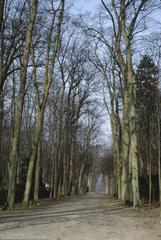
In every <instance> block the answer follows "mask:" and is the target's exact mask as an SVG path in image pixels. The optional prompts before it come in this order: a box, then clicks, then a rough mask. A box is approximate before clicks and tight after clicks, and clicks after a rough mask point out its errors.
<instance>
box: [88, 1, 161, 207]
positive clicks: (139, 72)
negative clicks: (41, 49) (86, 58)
mask: <svg viewBox="0 0 161 240" xmlns="http://www.w3.org/2000/svg"><path fill="white" fill-rule="evenodd" d="M101 2H102V6H103V9H102V12H101V13H100V14H99V17H98V19H99V21H98V22H97V25H96V24H95V25H96V26H98V27H93V26H85V28H86V31H87V34H88V36H89V37H90V38H91V39H93V46H92V47H93V49H94V53H93V57H92V59H91V62H92V63H93V64H94V66H95V67H96V69H97V71H98V73H99V74H100V77H101V78H103V79H104V82H105V85H106V89H107V90H108V91H107V94H106V95H105V104H106V107H107V110H108V113H109V115H110V119H111V128H112V139H113V145H112V151H113V165H112V164H111V161H112V160H111V159H112V158H111V157H110V154H109V156H108V157H106V158H105V159H106V161H108V162H109V163H107V162H106V164H105V166H106V168H104V170H105V173H104V175H105V178H106V177H107V176H108V177H109V178H111V176H112V178H113V183H114V184H113V192H114V194H115V195H116V196H117V198H118V199H122V200H123V201H124V202H125V203H129V204H131V203H132V204H133V206H134V207H135V208H136V207H138V206H140V205H141V200H146V201H147V200H148V201H149V206H150V204H151V201H152V200H155V201H159V195H160V196H161V188H160V187H161V175H160V161H161V158H160V147H161V142H160V103H161V101H160V90H159V86H160V65H159V64H160V45H159V42H160V36H159V35H158V34H156V33H155V37H154V36H153V39H152V37H150V36H147V31H146V32H145V33H144V30H147V29H148V17H149V15H150V14H155V12H156V11H159V9H160V3H159V1H158V2H157V1H155V2H154V1H148V0H147V1H146V0H145V1H143V0H139V1H135V0H134V1H133V0H132V1H130V0H127V1H126V0H121V1H103V0H102V1H101ZM149 32H150V30H149ZM148 34H149V35H151V34H150V33H148ZM156 36H157V37H156ZM154 38H155V39H154ZM145 42H146V44H147V47H146V46H145ZM142 43H143V44H142ZM137 45H138V46H139V47H138V46H137ZM143 46H144V47H143ZM140 47H141V48H140ZM138 52H141V54H140V55H142V57H141V60H140V63H139V61H138V59H139V58H138V56H139V54H138ZM153 57H154V59H155V61H154V60H153ZM106 96H108V97H109V100H108V99H107V97H106ZM107 166H108V167H107ZM112 166H113V167H112Z"/></svg>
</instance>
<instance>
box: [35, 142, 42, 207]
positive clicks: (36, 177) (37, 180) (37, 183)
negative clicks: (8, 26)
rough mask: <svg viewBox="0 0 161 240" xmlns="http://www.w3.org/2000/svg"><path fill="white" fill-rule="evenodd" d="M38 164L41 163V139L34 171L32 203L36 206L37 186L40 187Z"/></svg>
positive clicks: (37, 197) (37, 198)
mask: <svg viewBox="0 0 161 240" xmlns="http://www.w3.org/2000/svg"><path fill="white" fill-rule="evenodd" d="M40 163H41V139H40V141H39V145H38V150H37V161H36V170H35V186H34V203H36V204H38V200H39V185H40Z"/></svg>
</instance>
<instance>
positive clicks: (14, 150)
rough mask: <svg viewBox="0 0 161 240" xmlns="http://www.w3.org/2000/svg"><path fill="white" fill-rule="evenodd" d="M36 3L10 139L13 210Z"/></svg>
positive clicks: (27, 40)
mask: <svg viewBox="0 0 161 240" xmlns="http://www.w3.org/2000/svg"><path fill="white" fill-rule="evenodd" d="M37 3H38V0H33V1H32V9H31V13H30V19H29V23H28V27H27V31H26V37H25V46H24V52H23V57H22V63H21V68H20V88H19V94H18V99H17V107H16V111H15V118H14V129H13V136H12V139H11V150H10V156H9V170H8V171H9V179H8V196H7V207H8V208H9V209H11V210H12V209H14V204H15V181H16V170H17V157H18V145H19V138H20V128H21V120H22V111H23V105H24V98H25V87H26V78H27V67H28V61H29V54H30V46H31V40H32V32H33V29H34V23H35V18H36V13H37Z"/></svg>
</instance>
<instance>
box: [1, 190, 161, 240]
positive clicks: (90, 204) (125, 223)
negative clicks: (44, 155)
mask: <svg viewBox="0 0 161 240" xmlns="http://www.w3.org/2000/svg"><path fill="white" fill-rule="evenodd" d="M0 239H1V240H2V239H3V240H4V239H5V240H6V239H8V240H20V239H23V240H44V239H48V240H105V239H106V240H140V239H142V240H161V225H160V223H159V220H158V217H157V216H154V215H153V214H150V215H149V214H148V212H146V211H143V210H141V211H134V210H133V209H132V208H126V207H124V206H123V205H122V204H121V202H120V201H116V200H114V199H113V198H112V197H110V196H107V195H97V194H88V195H86V196H79V197H76V198H69V199H67V200H64V201H61V202H57V203H53V204H51V203H50V204H49V206H48V207H47V206H42V207H41V206H40V207H39V209H34V210H33V209H32V210H31V209H30V210H24V211H22V210H18V211H15V212H14V213H12V214H10V213H9V214H6V213H1V214H0Z"/></svg>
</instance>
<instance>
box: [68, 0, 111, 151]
mask: <svg viewBox="0 0 161 240" xmlns="http://www.w3.org/2000/svg"><path fill="white" fill-rule="evenodd" d="M73 2H74V3H73V6H72V12H73V13H74V14H75V15H77V14H79V13H82V14H83V13H85V12H89V13H91V14H93V13H95V12H96V11H97V10H98V9H99V6H100V5H101V0H74V1H73ZM102 102H103V95H102ZM102 104H103V103H102ZM100 130H101V132H100V134H101V136H100V140H99V142H100V143H102V144H105V145H107V146H109V147H110V146H111V141H112V140H111V126H110V118H109V116H108V113H107V110H106V108H104V111H103V116H102V126H101V129H100Z"/></svg>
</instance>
